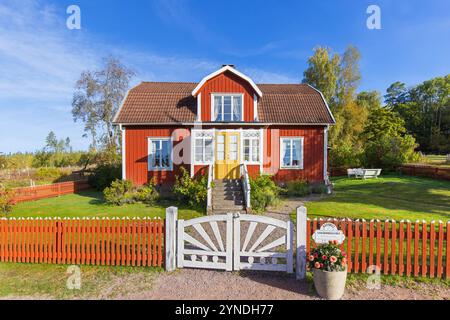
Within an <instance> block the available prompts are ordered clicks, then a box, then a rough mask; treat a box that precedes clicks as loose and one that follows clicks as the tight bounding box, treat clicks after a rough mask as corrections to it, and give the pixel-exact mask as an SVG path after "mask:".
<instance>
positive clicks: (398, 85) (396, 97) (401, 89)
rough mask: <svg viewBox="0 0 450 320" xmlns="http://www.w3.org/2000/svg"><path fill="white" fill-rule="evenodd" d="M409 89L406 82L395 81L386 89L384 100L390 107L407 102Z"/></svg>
mask: <svg viewBox="0 0 450 320" xmlns="http://www.w3.org/2000/svg"><path fill="white" fill-rule="evenodd" d="M407 95H408V90H407V89H406V86H405V84H404V83H402V82H400V81H397V82H394V83H393V84H391V85H390V86H389V88H387V89H386V94H385V96H384V102H385V103H386V105H387V106H388V107H389V108H393V107H394V106H396V105H399V104H402V103H405V102H406V100H407Z"/></svg>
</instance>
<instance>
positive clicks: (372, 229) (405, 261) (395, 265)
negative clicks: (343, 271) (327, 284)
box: [306, 219, 450, 279]
mask: <svg viewBox="0 0 450 320" xmlns="http://www.w3.org/2000/svg"><path fill="white" fill-rule="evenodd" d="M325 222H332V223H334V224H335V225H336V226H337V227H338V228H339V229H340V230H342V231H343V232H344V234H345V237H346V240H345V241H344V243H342V244H341V250H344V251H345V252H346V254H347V260H348V272H353V273H365V272H366V271H367V269H368V268H369V267H371V266H372V268H373V266H376V267H378V268H379V270H380V272H381V273H382V274H384V275H388V274H391V275H401V276H422V277H430V278H435V277H436V278H446V279H449V278H450V255H449V253H450V221H449V222H447V223H444V222H442V221H438V222H435V221H432V222H431V223H427V222H425V221H416V222H411V221H409V220H406V221H405V220H402V221H400V222H397V221H394V220H386V221H380V220H371V221H366V220H356V221H353V220H350V219H342V220H338V219H313V220H310V219H307V236H306V239H307V243H306V248H307V249H306V250H307V254H308V253H309V252H310V250H311V248H312V247H315V246H316V244H315V243H314V241H313V240H312V238H311V236H312V234H314V232H315V231H316V230H317V229H318V228H320V226H321V224H323V223H325Z"/></svg>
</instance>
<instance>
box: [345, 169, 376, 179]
mask: <svg viewBox="0 0 450 320" xmlns="http://www.w3.org/2000/svg"><path fill="white" fill-rule="evenodd" d="M380 174H381V169H347V175H348V177H349V178H351V177H355V178H361V179H367V178H378V176H379V175H380Z"/></svg>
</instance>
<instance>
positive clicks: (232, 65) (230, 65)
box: [222, 64, 236, 69]
mask: <svg viewBox="0 0 450 320" xmlns="http://www.w3.org/2000/svg"><path fill="white" fill-rule="evenodd" d="M227 66H228V67H232V68H235V66H234V64H223V65H222V68H223V67H227ZM235 69H236V68H235Z"/></svg>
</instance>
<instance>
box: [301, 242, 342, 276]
mask: <svg viewBox="0 0 450 320" xmlns="http://www.w3.org/2000/svg"><path fill="white" fill-rule="evenodd" d="M308 268H309V269H310V270H313V269H319V270H324V271H345V270H347V258H346V253H345V252H344V251H342V250H341V249H339V246H338V244H337V241H330V243H328V244H323V245H318V246H317V247H316V248H314V249H312V250H311V252H310V254H309V256H308Z"/></svg>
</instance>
